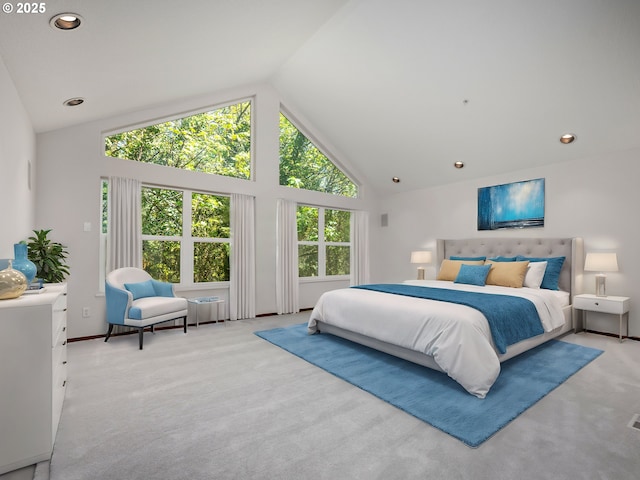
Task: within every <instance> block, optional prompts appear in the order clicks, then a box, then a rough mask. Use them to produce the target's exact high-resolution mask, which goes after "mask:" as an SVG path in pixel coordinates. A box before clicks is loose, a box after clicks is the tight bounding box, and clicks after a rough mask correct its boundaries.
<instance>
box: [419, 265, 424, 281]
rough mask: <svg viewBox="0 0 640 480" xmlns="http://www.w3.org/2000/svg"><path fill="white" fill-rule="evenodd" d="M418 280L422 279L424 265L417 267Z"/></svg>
mask: <svg viewBox="0 0 640 480" xmlns="http://www.w3.org/2000/svg"><path fill="white" fill-rule="evenodd" d="M418 280H424V267H418Z"/></svg>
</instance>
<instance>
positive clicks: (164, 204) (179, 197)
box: [142, 187, 230, 285]
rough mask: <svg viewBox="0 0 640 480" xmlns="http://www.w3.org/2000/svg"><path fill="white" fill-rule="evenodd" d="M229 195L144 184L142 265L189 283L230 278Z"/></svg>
mask: <svg viewBox="0 0 640 480" xmlns="http://www.w3.org/2000/svg"><path fill="white" fill-rule="evenodd" d="M229 200H230V199H229V197H227V196H221V195H212V194H208V193H198V192H192V191H189V190H172V189H166V188H155V187H143V188H142V268H143V269H144V270H146V271H147V272H149V274H150V275H151V276H152V277H154V278H156V279H158V280H164V281H168V282H173V283H181V284H183V285H188V284H198V283H208V282H223V281H228V280H229V268H230V267H229V253H230V243H229V242H230V228H229Z"/></svg>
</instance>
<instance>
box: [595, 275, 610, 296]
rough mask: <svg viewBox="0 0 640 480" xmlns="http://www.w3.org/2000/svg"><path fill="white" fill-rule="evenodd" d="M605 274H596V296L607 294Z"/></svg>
mask: <svg viewBox="0 0 640 480" xmlns="http://www.w3.org/2000/svg"><path fill="white" fill-rule="evenodd" d="M606 282H607V276H606V275H604V274H603V273H599V274H598V275H596V297H606V296H607V285H606Z"/></svg>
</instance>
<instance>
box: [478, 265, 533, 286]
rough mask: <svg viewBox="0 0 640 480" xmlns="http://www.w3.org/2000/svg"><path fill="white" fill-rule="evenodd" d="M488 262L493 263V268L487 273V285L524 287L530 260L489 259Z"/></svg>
mask: <svg viewBox="0 0 640 480" xmlns="http://www.w3.org/2000/svg"><path fill="white" fill-rule="evenodd" d="M486 264H487V265H489V264H491V270H489V275H487V282H486V284H487V285H499V286H501V287H513V288H522V285H523V283H524V277H525V276H526V275H527V267H528V266H529V262H527V261H525V262H494V261H492V260H487V262H486Z"/></svg>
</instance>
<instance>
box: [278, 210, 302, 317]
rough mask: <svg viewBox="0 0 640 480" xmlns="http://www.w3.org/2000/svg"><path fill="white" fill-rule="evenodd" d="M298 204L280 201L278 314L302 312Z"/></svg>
mask: <svg viewBox="0 0 640 480" xmlns="http://www.w3.org/2000/svg"><path fill="white" fill-rule="evenodd" d="M297 208H298V206H297V204H296V202H292V201H290V200H284V199H278V204H277V212H276V307H277V312H278V314H283V313H297V312H299V311H300V306H299V300H298V227H297V224H296V212H297Z"/></svg>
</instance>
